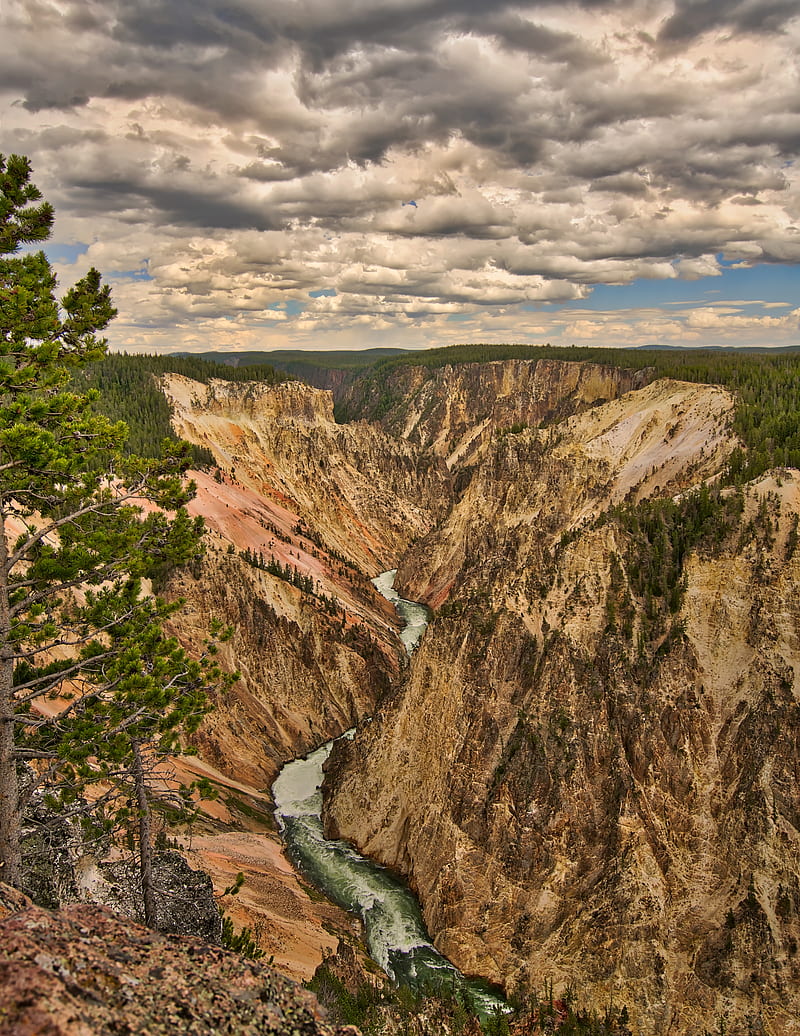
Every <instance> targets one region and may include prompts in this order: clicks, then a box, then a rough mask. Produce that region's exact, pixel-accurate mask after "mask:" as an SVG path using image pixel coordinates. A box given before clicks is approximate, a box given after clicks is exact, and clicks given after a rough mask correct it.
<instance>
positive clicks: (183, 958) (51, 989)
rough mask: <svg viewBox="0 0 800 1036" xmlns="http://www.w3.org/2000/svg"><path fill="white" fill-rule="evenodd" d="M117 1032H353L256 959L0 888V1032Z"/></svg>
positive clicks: (7, 1035) (334, 1035)
mask: <svg viewBox="0 0 800 1036" xmlns="http://www.w3.org/2000/svg"><path fill="white" fill-rule="evenodd" d="M122 1032H129V1033H130V1032H140V1033H148V1036H159V1034H162V1033H163V1034H172V1033H176V1032H191V1033H193V1034H195V1036H204V1034H208V1036H217V1034H218V1033H222V1032H227V1033H236V1034H237V1036H249V1034H252V1036H256V1034H258V1036H268V1034H274V1036H289V1034H297V1036H347V1034H351V1036H357V1032H356V1030H355V1029H353V1028H352V1027H350V1026H347V1027H345V1028H340V1027H338V1026H332V1025H328V1024H327V1023H326V1021H325V1019H324V1017H323V1012H322V1010H321V1008H320V1007H319V1004H318V1003H317V1001H316V998H315V997H314V996H313V995H312V994H311V993H308V992H306V991H305V990H303V989H301V988H300V987H299V986H296V985H295V984H294V983H292V982H290V981H289V980H287V979H285V978H283V977H282V976H281V975H279V974H277V973H276V972H275V971H274V970H272V969H271V968H268V967H265V966H264V965H262V964H260V963H254V962H250V961H245V960H243V959H242V958H241V957H240V956H239V955H238V954H234V953H228V952H226V951H225V950H221V949H219V948H218V947H215V946H210V945H208V943H204V942H201V941H200V940H197V939H190V938H187V937H182V936H175V935H173V936H166V935H161V934H159V933H157V932H153V931H151V930H150V929H147V928H143V927H140V926H139V925H135V924H133V923H132V922H129V921H123V920H120V919H119V918H116V917H114V916H112V915H111V914H109V913H108V912H107V911H105V910H102V909H100V908H99V907H91V906H77V905H76V906H71V907H67V908H66V909H64V910H62V911H47V910H43V909H41V908H40V907H35V906H34V905H33V904H32V903H31V901H30V900H28V899H26V897H24V896H22V895H21V894H20V893H18V892H15V891H14V890H13V889H9V888H8V886H4V885H0V1033H2V1034H4V1036H25V1034H33V1033H36V1034H38V1036H104V1034H108V1036H110V1034H112V1033H122Z"/></svg>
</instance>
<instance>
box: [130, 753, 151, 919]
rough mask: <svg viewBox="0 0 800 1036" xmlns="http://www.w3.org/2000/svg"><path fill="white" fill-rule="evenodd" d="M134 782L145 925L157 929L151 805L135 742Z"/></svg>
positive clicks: (140, 754)
mask: <svg viewBox="0 0 800 1036" xmlns="http://www.w3.org/2000/svg"><path fill="white" fill-rule="evenodd" d="M133 781H134V785H135V788H136V805H137V806H138V811H139V877H140V880H141V884H142V901H143V903H144V923H145V924H146V925H147V927H148V928H155V927H156V894H155V887H154V885H153V846H152V841H151V830H150V803H149V801H148V799H147V785H146V783H145V779H144V763H143V761H142V747H141V745H140V744H139V742H138V741H134V742H133Z"/></svg>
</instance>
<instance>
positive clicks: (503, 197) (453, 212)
mask: <svg viewBox="0 0 800 1036" xmlns="http://www.w3.org/2000/svg"><path fill="white" fill-rule="evenodd" d="M798 46H800V18H799V17H798V13H797V8H796V4H795V3H793V2H792V3H790V2H783V0H731V2H730V3H726V4H720V3H716V2H712V0H675V2H672V0H630V2H627V3H625V4H622V3H620V2H618V0H584V2H573V3H570V4H563V3H556V2H555V0H552V2H545V0H522V2H517V3H513V4H511V3H504V2H500V3H497V4H492V5H486V4H485V3H484V2H479V0H411V2H409V0H403V2H401V0H351V2H348V3H347V4H343V3H341V2H340V0H287V2H286V3H281V4H270V3H268V4H265V3H263V2H260V0H225V2H223V0H106V2H104V3H103V4H100V3H95V2H94V0H6V3H5V4H4V5H3V9H2V13H1V14H0V103H3V106H4V111H5V112H6V115H5V117H4V119H3V123H2V125H1V126H0V149H2V150H3V151H4V152H10V151H21V152H23V153H26V154H28V155H30V156H31V158H32V160H33V163H34V169H35V173H36V178H37V181H38V182H39V183H40V185H41V186H42V187H43V189H44V190H45V192H46V193H47V196H48V197H49V198H50V199H51V200H52V201H53V202H54V204H55V205H56V208H57V214H58V222H57V225H56V234H57V239H58V240H57V243H59V244H62V245H65V246H67V245H70V244H74V243H75V242H79V241H80V242H89V251H88V255H89V257H90V258H92V257H94V258H93V259H92V261H96V262H98V263H99V265H100V267H101V269H103V270H104V271H106V272H108V273H114V274H117V275H119V277H118V279H116V280H115V284H114V291H115V297H116V298H117V302H118V306H119V308H120V318H119V319H118V321H117V322H116V323H115V325H114V328H113V329H112V332H111V335H112V341H113V342H114V344H116V345H123V344H124V345H126V346H127V347H141V348H145V347H151V348H157V347H161V346H162V345H163V346H173V345H174V344H175V343H176V342H177V341H180V342H183V343H185V342H186V341H191V342H200V343H202V347H204V348H211V347H214V346H215V345H217V340H216V338H215V336H220V341H224V342H233V341H234V340H235V339H236V335H238V336H239V339H238V340H240V341H243V340H245V339H247V340H249V341H260V343H261V347H264V345H265V344H266V342H267V341H272V340H273V339H272V338H270V337H269V336H271V335H275V334H277V333H278V332H276V330H275V329H276V327H278V326H279V328H280V332H279V333H280V335H283V336H288V337H285V338H281V341H282V342H284V344H285V343H286V342H289V341H291V340H292V338H291V336H292V335H294V336H295V338H294V340H296V341H297V342H302V341H306V340H311V338H312V337H313V336H314V335H315V334H316V336H317V338H319V336H320V335H325V336H328V335H330V336H332V337H331V340H332V341H333V340H335V341H339V342H341V341H343V340H345V339H347V338H348V335H349V336H350V337H349V339H348V340H352V341H353V342H354V343H355V342H357V341H367V339H368V338H369V337H370V335H371V334H372V335H374V336H376V337H377V338H380V336H381V335H384V336H385V335H386V334H387V333H390V334H391V335H392V337H393V342H394V344H402V340H403V336H406V340H407V341H413V342H415V343H419V344H421V339H420V337H419V331H420V329H421V328H425V329H427V331H426V333H427V334H429V335H430V336H431V337H432V338H435V340H436V341H439V340H440V337H439V336H442V337H445V336H452V334H453V332H454V330H455V331H457V332H458V333H459V337H463V333H465V332H466V331H467V330H469V331H470V333H474V334H475V335H478V336H480V333H481V328H485V329H486V333H487V334H488V333H491V334H495V333H497V334H500V333H506V334H512V333H517V334H521V335H523V336H525V335H527V334H529V333H530V334H534V333H537V334H538V333H539V329H541V328H545V329H546V330H547V331H549V332H550V334H549V337H551V338H556V337H557V335H560V336H562V337H563V336H569V335H570V334H572V333H577V332H578V331H580V332H581V334H590V332H591V334H594V333H596V332H598V333H599V331H598V329H600V328H605V331H606V333H612V332H613V333H614V334H617V335H619V336H622V337H624V334H623V331H621V330H620V329H619V327H618V326H617V325H616V324H614V323H613V322H612V321H611V319H610V318H606V317H600V316H598V315H595V316H592V317H588V316H586V315H584V316H582V317H575V316H574V315H566V316H553V317H552V319H551V317H550V316H548V315H546V314H545V315H540V314H538V313H537V317H536V320H535V321H533V320H532V319H531V317H530V313H527V312H526V310H525V307H526V306H527V305H528V304H530V303H536V304H542V305H543V304H546V303H549V304H553V305H556V304H561V303H565V302H569V301H570V300H579V299H586V298H587V297H589V296H590V295H591V292H592V290H593V289H594V288H595V287H596V286H598V285H603V284H611V285H626V284H632V283H634V282H636V281H637V280H640V279H643V278H644V279H651V280H671V279H685V280H696V279H698V278H703V277H707V276H714V277H720V276H724V272H725V266H724V262H722V261H725V262H730V261H737V262H745V263H751V264H755V263H759V262H771V263H788V264H796V263H800V177H798V171H797V169H798V167H797V165H796V164H795V158H796V156H797V153H798V150H799V149H800V110H799V109H798V106H797V97H798V96H800V82H799V81H798V79H799V78H800V70H799V69H798V65H797V61H796V53H797V50H798ZM412 199H413V201H414V202H415V204H414V205H410V204H408V203H409V201H410V200H412ZM83 258H86V257H83ZM145 261H146V263H147V270H148V275H149V279H146V280H145V279H142V278H141V277H137V276H131V277H130V279H129V282H128V281H126V280H125V277H124V273H125V271H137V270H141V269H142V268H143V264H144V263H145ZM79 270H80V263H78V264H77V265H76V266H75V270H74V271H73V269H72V265H71V264H64V265H63V267H62V278H64V279H68V278H69V276H71V275H72V273H73V272H75V273H77V272H78V271H79ZM320 289H322V290H325V291H327V292H329V293H330V292H335V293H336V294H335V295H331V294H328V295H321V296H318V297H316V298H314V297H311V296H310V294H309V293H310V292H311V291H314V292H319V290H320ZM738 316H739V317H742V314H741V313H739V314H738ZM704 319H705V318H704ZM721 319H722V317H721V315H720V314H719V313H717V314H716V317H715V319H714V321H707V322H706V324H705V325H703V323H702V320H700V319H699V318H696V319H694V320H693V321H690V320H689V319H688V317H687V318H685V319H683V320H678V319H677V318H676V316H675V313H674V312H671V313H670V315H669V318H658V319H657V318H655V317H653V318H652V319H650V318H648V319H647V320H646V321H645V320H644V318H639V317H637V318H636V319H633V318H631V321H630V325H629V326H630V327H631V328H634V327H635V328H637V329H638V330H637V332H636V333H641V334H654V333H655V332H656V330H657V329H658V328H661V333H663V334H667V333H669V334H675V333H677V329H678V328H680V329H681V332H682V333H687V334H691V335H696V334H699V333H700V330H701V328H702V327H703V326H705V327H706V329H707V330H708V331H709V333H711V332H712V331H713V332H714V333H720V334H721V333H722V331H721V330H720V328H721V326H722V325H721V324H720V323H719V320H721ZM659 320H661V322H660V323H659ZM731 320H733V318H731ZM370 321H372V322H371V323H370ZM758 327H760V328H761V332H762V333H763V334H764V335H765V336H770V335H771V336H772V338H771V339H770V340H775V341H778V340H781V341H783V340H784V339H785V336H787V335H790V334H791V333H793V332H792V327H793V325H792V322H791V320H789V321H788V322H786V321H784V322H783V323H781V324H774V323H769V321H766V322H765V321H764V320H762V321H761V323H760V324H759V325H747V326H746V325H745V324H743V323H742V322H741V320H739V322H738V323H736V322H732V323H731V322H728V323H726V324H725V328H726V330H725V332H724V333H725V335H733V334H736V333H741V334H742V335H744V334H750V333H751V332H752V333H756V331H757V330H758ZM232 328H235V332H236V334H233V332H232ZM501 328H502V331H501V330H500V329H501ZM737 328H738V332H737V330H736V329H737ZM204 336H208V339H207V340H204ZM693 340H694V339H693ZM370 344H374V342H373V341H372V340H370ZM195 347H201V346H200V345H198V346H195Z"/></svg>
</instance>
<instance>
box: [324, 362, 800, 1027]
mask: <svg viewBox="0 0 800 1036" xmlns="http://www.w3.org/2000/svg"><path fill="white" fill-rule="evenodd" d="M730 407H731V400H730V397H728V396H727V395H726V394H725V393H724V392H722V391H720V390H718V389H714V388H711V387H708V386H696V385H685V384H679V383H674V382H656V383H653V384H651V385H649V386H647V387H645V388H644V389H642V390H641V391H636V392H631V393H629V394H628V395H623V396H620V397H619V398H614V399H613V400H612V401H611V402H609V403H607V404H604V405H600V406H597V407H594V408H592V409H591V410H587V411H586V412H584V413H580V414H577V415H575V416H571V417H569V418H566V419H565V420H562V421H557V420H556V421H554V422H553V423H551V424H550V425H549V426H548V427H547V428H545V429H541V430H534V429H528V430H525V431H523V432H521V433H519V434H506V435H503V436H500V437H498V436H495V438H494V440H493V442H492V443H491V445H490V446H489V447H488V448H487V449H486V452H485V456H484V457H483V459H482V460H481V462H480V464H479V466H478V467H477V469H476V471H475V472H474V474H473V476H472V478H471V480H470V481H469V484H468V485H467V487H466V489H465V491H464V492H463V494H462V495H461V498H460V499H459V500H458V502H457V503H456V504H455V506H454V508H453V510H452V512H451V514H450V516H449V517H448V519H447V520H446V522H445V523H444V524H443V525H442V527H441V528H440V529H439V530H436V531H434V532H433V533H431V534H430V535H429V536H428V537H427V538H426V539H425V540H423V541H422V542H421V543H420V544H418V546H417V548H415V551H414V553H413V556H409V558H408V559H407V560H406V562H405V564H403V565H402V566H401V569H400V573H399V577H400V579H401V580H402V585H403V586H404V587H405V589H406V591H407V593H408V595H410V596H417V597H418V598H422V599H424V600H426V601H428V602H429V603H431V604H433V605H434V606H439V610H438V613H437V615H436V618H435V620H434V622H433V623H432V625H431V626H430V627H429V630H428V632H427V634H426V636H425V638H424V639H423V642H422V644H421V646H420V647H419V649H418V651H417V653H416V654H415V656H414V658H413V660H412V666H411V671H410V674H409V676H408V679H407V682H406V683H405V685H404V687H403V690H402V693H400V694H398V695H396V696H394V697H392V698H391V700H389V701H388V702H386V703H385V704H384V705H383V706H382V707H381V709H380V710H379V713H378V716H377V717H376V718H375V720H374V721H373V722H372V723H370V724H368V725H366V726H364V727H363V728H362V729H361V730H360V731H359V733H358V735H357V737H356V739H355V741H353V742H352V743H350V744H349V745H347V746H342V748H341V750H340V751H339V752H338V753H337V754H336V755H335V756H334V758H333V760H332V764H331V775H330V778H329V782H328V783H329V785H330V786H329V788H328V790H327V793H326V794H327V799H326V801H327V816H328V823H329V826H330V828H331V830H332V831H334V832H336V833H339V834H341V835H343V836H345V837H347V838H350V839H352V840H353V841H355V842H357V843H358V844H359V846H360V847H362V849H364V850H366V851H367V852H368V853H370V854H371V855H373V856H375V857H376V858H378V859H380V860H381V861H383V862H385V863H386V864H388V865H390V866H392V867H396V868H398V869H400V870H401V871H403V872H404V873H406V874H407V875H408V876H409V878H410V881H411V883H412V885H413V886H414V887H415V889H416V890H417V891H418V892H419V895H420V898H421V901H422V904H423V908H424V912H425V917H426V919H427V921H428V923H429V926H430V928H431V931H432V932H433V933H434V934H435V939H436V943H437V946H439V948H440V949H441V950H442V951H444V952H445V953H446V954H447V955H449V956H450V957H451V958H452V959H453V960H454V961H455V962H456V963H457V964H458V965H459V966H460V967H462V969H464V970H466V971H468V972H475V973H479V974H482V975H485V976H486V977H488V978H491V979H494V980H496V981H501V982H505V983H506V984H507V985H508V986H509V987H510V988H515V989H517V990H525V989H539V990H541V988H542V984H543V982H544V981H545V979H552V980H553V981H554V983H555V986H556V988H557V989H558V988H559V987H560V988H564V987H566V986H567V985H570V986H572V987H573V988H577V989H578V991H579V994H580V996H581V998H582V999H583V1000H586V1001H589V1002H592V1003H594V1004H595V1005H596V1006H597V1007H598V1008H602V1007H604V1006H605V1005H606V1004H608V1003H609V1001H610V1000H611V999H612V998H613V1000H614V1002H615V1003H619V1002H620V1001H623V1002H625V1003H627V1005H628V1007H629V1010H630V1013H631V1019H632V1022H633V1027H634V1030H635V1031H638V1032H641V1033H666V1032H680V1033H689V1032H692V1033H694V1032H701V1031H704V1030H713V1029H715V1028H716V1027H717V1026H727V1030H726V1031H731V1032H740V1031H741V1032H748V1031H760V1029H761V1027H763V1028H765V1029H766V1031H769V1032H772V1033H775V1034H778V1033H792V1032H797V1031H799V1030H798V1022H797V1019H798V1017H800V965H799V964H798V956H797V953H798V938H800V863H799V862H798V861H800V852H799V851H798V850H800V833H798V829H800V813H798V791H797V789H798V777H799V776H800V773H799V772H798V759H799V758H800V751H798V750H799V749H800V743H799V742H800V709H798V699H799V698H800V638H799V637H798V619H799V618H800V612H799V611H798V608H797V606H796V602H797V600H798V591H800V557H798V556H797V555H796V553H795V548H796V542H797V520H798V514H800V476H798V474H797V472H784V473H781V474H780V475H779V477H776V478H774V479H772V480H770V479H766V480H762V481H761V482H760V483H759V484H757V485H753V486H749V487H747V488H746V489H745V491H744V492H742V493H741V494H737V493H734V492H732V491H727V492H726V493H725V494H722V495H721V496H719V497H717V496H716V495H713V494H709V493H708V492H704V493H698V494H694V495H692V494H687V490H689V489H690V488H691V487H692V486H694V485H696V484H698V483H700V482H701V481H703V480H707V479H713V476H714V475H715V474H716V472H717V471H718V470H719V469H720V466H721V463H722V461H723V459H724V457H725V456H726V455H727V453H728V452H729V451H730V450H731V448H732V447H733V445H734V443H733V441H732V439H731V437H730V434H729V433H728V431H727V419H728V415H729V412H730ZM649 498H653V499H654V500H656V501H658V500H660V501H661V503H658V502H656V503H653V504H652V505H648V507H647V508H645V509H640V510H639V511H633V509H632V508H631V507H630V506H629V505H630V504H632V503H633V502H635V501H640V500H647V499H649ZM673 498H674V500H673ZM679 529H680V530H683V531H681V532H679V531H678V530H679Z"/></svg>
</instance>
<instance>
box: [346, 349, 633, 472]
mask: <svg viewBox="0 0 800 1036" xmlns="http://www.w3.org/2000/svg"><path fill="white" fill-rule="evenodd" d="M649 377H650V374H649V372H647V371H629V370H624V369H622V368H619V367H606V366H603V365H601V364H595V363H564V362H562V361H558V360H538V361H530V360H502V361H495V362H493V363H462V364H458V365H456V366H446V367H438V368H434V369H428V368H425V367H409V366H403V367H400V368H398V369H397V370H394V371H393V372H392V373H391V374H390V375H389V376H388V377H387V378H386V379H385V380H384V381H378V380H376V379H370V378H365V379H361V380H359V381H357V382H355V384H354V385H353V386H352V388H351V390H350V392H349V394H348V395H346V396H345V400H344V406H345V408H346V409H348V410H351V411H354V412H356V413H360V414H365V415H373V416H374V415H375V414H378V413H379V414H382V417H381V422H382V424H383V425H384V426H385V427H386V428H388V429H389V430H390V431H391V432H392V433H393V434H394V435H395V436H396V437H398V438H400V439H402V440H405V441H408V442H411V443H417V444H419V445H421V446H423V447H426V448H428V449H431V450H432V451H433V452H434V453H435V454H436V455H437V456H439V457H444V458H446V460H447V464H448V467H451V468H452V467H454V466H455V467H464V466H465V465H467V464H471V463H473V462H474V461H475V460H476V459H478V458H479V457H480V456H481V455H482V453H483V451H484V450H485V448H486V446H487V445H488V444H489V443H490V442H491V439H492V435H493V434H494V433H496V432H497V431H498V430H499V429H510V428H515V427H527V426H532V427H538V425H539V424H540V423H541V422H543V421H548V422H553V421H554V420H556V419H557V418H558V416H559V415H567V414H573V413H577V412H579V411H581V410H585V409H587V408H589V407H592V406H596V405H597V404H598V403H605V402H606V401H608V400H610V399H615V398H616V397H617V396H619V395H621V394H622V393H624V392H628V391H630V390H631V389H634V388H640V387H642V386H643V385H645V384H646V383H647V381H648V380H649Z"/></svg>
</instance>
